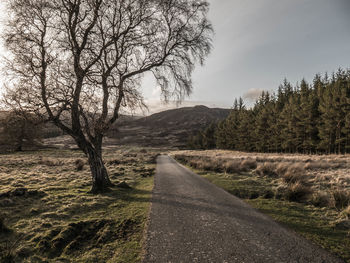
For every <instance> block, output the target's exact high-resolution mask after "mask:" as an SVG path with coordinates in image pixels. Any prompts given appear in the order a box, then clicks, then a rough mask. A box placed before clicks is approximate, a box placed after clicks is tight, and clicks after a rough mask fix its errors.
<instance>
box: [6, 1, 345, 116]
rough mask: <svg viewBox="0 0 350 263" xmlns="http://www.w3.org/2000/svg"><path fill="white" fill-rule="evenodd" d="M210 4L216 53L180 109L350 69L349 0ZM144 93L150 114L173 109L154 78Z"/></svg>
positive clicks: (227, 103) (227, 102)
mask: <svg viewBox="0 0 350 263" xmlns="http://www.w3.org/2000/svg"><path fill="white" fill-rule="evenodd" d="M209 2H210V4H211V7H210V13H209V19H210V20H211V22H212V24H213V27H214V30H215V35H214V42H213V51H212V53H211V54H210V55H209V57H208V58H207V60H206V63H205V65H204V67H200V66H198V67H197V68H196V70H195V72H194V75H193V81H194V90H193V93H192V95H191V96H190V97H189V98H187V99H186V101H185V102H184V103H183V104H182V105H180V106H191V105H196V104H203V105H207V106H209V107H226V108H229V107H231V106H232V105H233V101H234V99H235V98H238V97H244V98H246V100H247V102H248V101H249V100H254V99H255V97H256V95H257V94H259V92H261V90H270V91H274V90H276V89H277V88H278V86H279V84H280V83H281V82H282V81H283V79H284V78H287V79H288V80H289V81H290V82H292V83H293V84H295V83H296V82H297V81H300V80H301V79H302V78H305V79H306V80H309V81H311V80H312V78H313V76H314V75H315V74H316V73H324V72H326V71H327V72H333V71H336V70H337V69H338V68H339V67H342V68H349V67H350V15H349V14H350V0H258V1H257V0H254V1H253V0H209ZM4 17H6V12H5V10H4V9H3V7H1V3H0V20H3V19H4ZM0 29H1V27H0ZM0 53H4V50H3V48H2V47H0ZM142 89H143V92H144V93H143V94H144V97H145V98H146V100H147V102H148V103H149V105H150V110H151V112H156V111H159V110H162V109H164V108H172V107H175V104H174V103H170V104H168V105H164V104H162V103H160V100H159V98H160V92H159V90H158V89H157V88H156V87H155V83H154V81H153V80H152V78H150V77H146V79H145V81H144V82H143V87H142Z"/></svg>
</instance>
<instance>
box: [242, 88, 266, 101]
mask: <svg viewBox="0 0 350 263" xmlns="http://www.w3.org/2000/svg"><path fill="white" fill-rule="evenodd" d="M263 91H264V90H263V89H250V90H248V91H247V92H246V93H244V95H243V98H244V99H247V100H249V101H256V100H257V99H258V98H259V97H260V95H261V93H263Z"/></svg>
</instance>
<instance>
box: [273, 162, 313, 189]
mask: <svg viewBox="0 0 350 263" xmlns="http://www.w3.org/2000/svg"><path fill="white" fill-rule="evenodd" d="M280 176H281V177H282V180H283V181H284V182H285V183H286V184H295V183H301V184H304V183H306V181H307V175H306V172H305V169H304V167H303V166H302V164H299V163H295V164H293V165H291V166H289V167H288V169H287V170H286V171H285V172H284V174H281V175H280Z"/></svg>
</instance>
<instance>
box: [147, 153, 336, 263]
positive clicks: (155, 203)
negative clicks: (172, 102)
mask: <svg viewBox="0 0 350 263" xmlns="http://www.w3.org/2000/svg"><path fill="white" fill-rule="evenodd" d="M157 161H158V166H157V172H156V177H155V188H154V191H153V200H152V209H151V215H150V224H149V229H148V233H147V243H146V255H145V258H144V262H156V263H168V262H172V263H177V262H185V263H187V262H189V263H191V262H201V263H202V262H203V263H204V262H215V263H220V262H239V263H250V262H259V263H260V262H261V263H264V262H266V263H273V262H278V263H282V262H296V263H297V262H298V263H301V262H325V263H332V262H343V261H341V260H339V259H337V258H336V257H333V256H332V255H330V254H328V253H327V252H325V251H324V250H322V249H320V248H318V247H317V246H315V245H313V244H311V243H310V242H308V241H306V240H304V239H302V238H300V237H298V236H297V235H296V234H294V233H292V232H290V231H288V230H286V229H284V228H283V227H281V226H280V225H278V224H277V223H275V222H274V221H272V220H271V219H269V218H268V217H267V216H265V215H263V214H261V213H259V212H257V211H256V210H254V209H253V208H251V207H250V206H249V205H247V204H245V203H244V202H243V201H241V200H239V199H238V198H236V197H234V196H232V195H230V194H229V193H227V192H225V191H224V190H222V189H220V188H218V187H216V186H215V185H213V184H211V183H210V182H208V181H207V180H205V179H203V178H202V177H200V176H198V175H196V174H194V173H192V172H191V171H189V170H188V169H186V168H185V167H183V166H181V165H179V164H178V163H176V162H175V161H174V160H173V159H171V158H170V157H168V156H160V157H158V160H157Z"/></svg>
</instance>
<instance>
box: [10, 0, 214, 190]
mask: <svg viewBox="0 0 350 263" xmlns="http://www.w3.org/2000/svg"><path fill="white" fill-rule="evenodd" d="M8 8H9V11H10V12H11V21H9V23H8V26H7V33H6V35H5V40H6V44H7V48H8V49H9V51H10V52H11V53H12V57H11V59H10V60H9V62H8V65H7V69H8V77H9V78H8V79H9V81H8V85H7V86H8V91H7V94H6V101H7V104H8V105H11V106H12V107H19V108H21V109H23V110H24V111H29V112H33V113H36V114H38V115H41V116H47V118H48V120H50V121H53V122H54V124H55V125H56V126H57V127H59V128H60V129H62V130H63V131H64V132H65V133H67V134H69V135H70V136H72V137H73V138H74V140H75V142H76V143H77V145H78V146H79V148H80V149H81V150H82V151H83V152H84V153H85V154H86V155H87V157H88V161H89V164H90V168H91V172H92V179H93V187H92V192H94V193H98V192H103V191H105V190H106V189H107V188H108V187H109V186H111V185H112V183H111V181H110V180H109V177H108V173H107V170H106V168H105V166H104V163H103V160H102V139H103V136H104V134H105V133H106V132H107V131H108V129H109V128H110V127H111V125H112V124H113V123H114V122H115V121H116V120H117V119H118V116H119V112H120V110H121V109H122V108H129V109H130V108H135V107H138V106H142V105H144V103H143V97H142V93H141V87H140V83H141V80H142V77H143V75H144V74H145V73H147V72H151V73H152V74H153V75H154V77H155V79H156V80H157V83H158V85H159V86H160V88H161V90H162V95H163V97H164V99H168V98H171V97H175V98H176V99H179V100H181V99H183V98H184V96H186V95H188V94H189V93H190V92H191V90H192V83H191V74H192V72H193V69H194V66H195V64H196V63H200V64H203V62H204V59H205V57H206V56H207V55H208V53H209V52H210V49H211V36H212V26H211V24H210V22H209V21H208V20H207V18H206V16H207V13H208V9H209V4H208V3H207V1H206V0H108V1H107V0H8Z"/></svg>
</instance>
